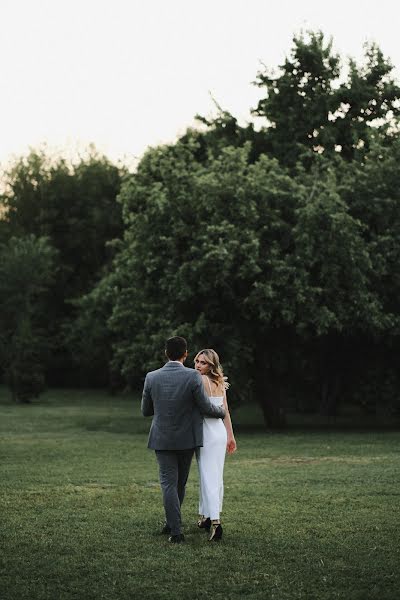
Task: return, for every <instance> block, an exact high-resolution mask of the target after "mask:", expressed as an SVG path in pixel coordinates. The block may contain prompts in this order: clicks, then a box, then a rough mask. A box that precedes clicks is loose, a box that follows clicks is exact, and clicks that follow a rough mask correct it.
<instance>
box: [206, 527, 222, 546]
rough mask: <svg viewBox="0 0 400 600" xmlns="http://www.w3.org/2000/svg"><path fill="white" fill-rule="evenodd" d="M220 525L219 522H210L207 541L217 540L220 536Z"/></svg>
mask: <svg viewBox="0 0 400 600" xmlns="http://www.w3.org/2000/svg"><path fill="white" fill-rule="evenodd" d="M222 531H223V530H222V525H221V523H212V525H211V535H210V537H209V538H208V541H209V542H219V540H220V539H221V538H222Z"/></svg>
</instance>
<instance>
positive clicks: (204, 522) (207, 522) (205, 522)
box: [197, 517, 211, 531]
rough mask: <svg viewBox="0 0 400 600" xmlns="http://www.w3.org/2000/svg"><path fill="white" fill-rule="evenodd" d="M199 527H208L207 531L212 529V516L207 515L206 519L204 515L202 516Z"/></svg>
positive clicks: (198, 522)
mask: <svg viewBox="0 0 400 600" xmlns="http://www.w3.org/2000/svg"><path fill="white" fill-rule="evenodd" d="M197 527H198V528H199V529H207V531H210V529H211V519H210V517H207V519H205V518H204V517H200V519H199V520H198V521H197Z"/></svg>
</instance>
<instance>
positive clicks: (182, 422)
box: [142, 362, 225, 450]
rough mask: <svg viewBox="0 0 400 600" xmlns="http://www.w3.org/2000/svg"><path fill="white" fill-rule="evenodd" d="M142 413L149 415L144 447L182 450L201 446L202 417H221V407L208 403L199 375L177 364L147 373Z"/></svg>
mask: <svg viewBox="0 0 400 600" xmlns="http://www.w3.org/2000/svg"><path fill="white" fill-rule="evenodd" d="M142 414H143V416H145V417H150V416H153V421H152V424H151V428H150V434H149V442H148V447H149V448H152V449H153V450H185V449H189V448H196V447H197V446H202V445H203V417H202V415H203V414H204V415H207V416H209V417H215V418H222V419H223V418H224V417H225V411H224V409H223V408H220V407H216V406H214V405H213V404H212V402H210V400H209V398H208V396H207V395H206V393H205V392H204V387H203V382H202V379H201V375H200V373H199V372H198V371H195V370H194V369H188V368H186V367H184V366H183V365H182V364H178V363H177V362H167V363H166V364H165V365H164V366H163V367H162V368H161V369H157V371H151V372H150V373H147V375H146V379H145V382H144V388H143V396H142Z"/></svg>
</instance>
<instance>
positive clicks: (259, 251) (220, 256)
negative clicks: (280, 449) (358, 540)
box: [0, 32, 400, 427]
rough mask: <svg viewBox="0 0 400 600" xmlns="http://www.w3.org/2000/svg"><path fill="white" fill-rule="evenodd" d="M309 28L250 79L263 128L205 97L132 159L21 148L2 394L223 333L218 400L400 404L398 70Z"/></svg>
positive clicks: (270, 411) (13, 185)
mask: <svg viewBox="0 0 400 600" xmlns="http://www.w3.org/2000/svg"><path fill="white" fill-rule="evenodd" d="M392 71H393V67H392V65H391V63H390V61H389V60H388V59H386V58H385V57H384V56H383V54H382V52H381V51H380V49H379V48H378V47H377V46H376V45H374V44H370V45H367V46H366V48H365V60H364V63H363V64H362V65H361V66H359V65H357V64H356V63H355V62H354V61H353V60H350V61H349V63H348V65H347V66H346V65H343V61H342V60H341V58H340V56H338V55H337V54H336V53H335V52H334V50H333V45H332V42H331V41H330V40H326V39H325V37H324V35H323V34H322V33H321V32H310V33H308V34H304V35H300V36H297V37H295V38H294V39H293V46H292V48H291V51H290V53H289V55H288V58H287V59H286V60H285V62H284V64H283V65H281V66H280V67H279V69H278V70H277V72H273V71H271V70H270V69H268V68H266V67H265V68H264V69H263V70H262V71H260V72H259V73H258V75H257V78H256V82H255V83H256V85H258V86H259V89H260V95H261V99H260V101H259V102H258V105H257V106H256V107H254V109H253V113H254V115H255V116H257V121H258V123H260V126H256V125H255V124H254V123H249V124H247V125H245V126H242V125H240V124H239V123H238V121H237V119H236V118H235V117H234V116H233V115H232V114H230V113H229V112H227V111H224V110H223V109H222V108H220V107H218V112H217V115H216V116H215V117H214V118H212V119H207V118H204V117H201V116H198V120H199V123H200V126H199V127H198V128H196V129H188V130H187V131H186V133H185V134H184V135H183V136H181V138H180V139H178V140H177V141H176V142H175V143H173V144H169V145H164V146H159V147H156V148H151V149H149V150H148V151H147V152H146V153H145V154H144V156H143V158H142V159H141V161H140V163H139V164H138V166H137V169H136V170H135V172H134V173H129V172H127V170H126V169H124V168H122V167H117V166H115V165H113V164H112V163H111V162H110V161H108V159H107V158H106V157H102V156H98V155H97V154H96V153H95V152H93V153H92V155H91V156H90V157H89V158H88V159H85V160H82V161H81V162H79V163H78V164H76V165H75V166H73V165H70V164H67V163H66V161H64V160H61V159H60V160H58V161H54V160H51V159H50V158H49V157H47V156H45V155H44V154H43V153H32V154H31V155H30V156H29V157H27V158H23V159H20V160H19V161H17V162H16V164H15V165H14V167H13V168H12V169H11V170H9V172H8V173H7V174H6V187H5V189H4V191H3V193H2V196H1V203H2V210H1V214H2V215H3V216H2V219H1V221H0V240H1V251H0V252H1V257H0V258H1V263H0V300H1V303H2V312H1V317H0V319H1V336H0V356H1V361H2V368H3V375H4V378H5V380H6V381H7V382H8V384H9V385H10V387H11V389H12V391H13V394H14V397H15V398H19V399H22V400H24V399H25V400H26V399H29V398H30V397H32V395H35V394H37V393H39V392H40V390H41V389H43V386H44V385H45V382H46V380H47V382H48V383H49V384H52V385H108V386H109V387H110V388H112V389H115V388H119V387H121V386H123V385H125V384H126V383H128V384H129V385H130V386H137V385H140V384H141V381H142V378H143V375H144V373H145V372H146V371H147V370H148V369H151V368H157V367H158V366H159V365H160V361H161V360H162V355H161V353H160V349H162V347H163V341H164V339H165V338H166V337H169V336H170V335H172V334H180V335H184V336H185V337H187V338H188V339H189V340H190V346H191V348H192V349H193V351H194V350H195V349H198V348H201V347H205V346H206V347H214V348H215V349H217V351H219V353H220V355H221V359H222V362H223V364H224V366H225V369H226V372H227V374H228V375H229V379H230V381H231V382H232V387H231V398H232V400H233V401H238V402H245V401H248V400H249V399H254V400H256V401H258V402H259V403H260V405H261V407H262V409H263V414H264V417H265V421H266V423H267V424H268V425H269V426H272V427H274V426H282V425H284V423H285V419H286V414H287V412H288V411H297V412H320V413H322V414H326V415H332V414H336V412H337V411H339V410H340V409H341V406H346V407H348V406H356V408H357V410H358V411H359V412H366V413H371V412H372V413H376V412H383V413H386V414H388V415H394V414H395V413H396V411H398V410H399V408H400V405H399V388H400V385H399V384H400V381H399V369H398V366H399V365H398V358H397V357H398V351H399V346H400V343H399V341H400V336H399V331H400V330H399V325H400V319H399V294H400V272H399V268H398V265H399V261H400V204H399V202H400V191H399V190H400V185H399V183H400V176H399V171H398V166H397V165H398V162H399V159H400V140H399V135H398V132H399V129H398V118H399V110H400V108H399V106H400V103H399V100H400V87H399V86H398V84H397V83H396V81H395V80H394V78H393V74H392Z"/></svg>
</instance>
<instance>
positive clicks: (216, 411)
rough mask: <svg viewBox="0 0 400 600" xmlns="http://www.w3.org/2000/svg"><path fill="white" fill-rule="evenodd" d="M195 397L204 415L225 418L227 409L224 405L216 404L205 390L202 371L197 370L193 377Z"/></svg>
mask: <svg viewBox="0 0 400 600" xmlns="http://www.w3.org/2000/svg"><path fill="white" fill-rule="evenodd" d="M193 379H194V384H193V389H192V391H193V397H194V400H195V402H196V404H197V406H198V408H199V410H200V412H201V413H202V414H203V415H206V416H207V417H214V418H215V419H223V418H224V417H225V409H224V408H223V407H222V406H214V404H213V403H212V402H211V401H210V399H209V398H208V396H207V394H206V393H205V391H204V386H203V382H202V379H201V375H200V373H198V372H197V371H195V375H194V377H193Z"/></svg>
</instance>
